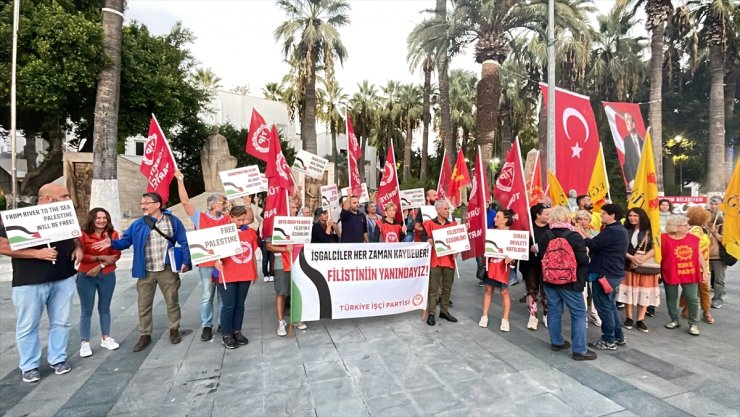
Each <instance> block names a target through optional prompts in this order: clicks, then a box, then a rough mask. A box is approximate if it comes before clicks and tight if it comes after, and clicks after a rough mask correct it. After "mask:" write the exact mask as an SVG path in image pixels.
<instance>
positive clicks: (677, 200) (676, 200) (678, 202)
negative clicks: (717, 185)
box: [660, 195, 709, 214]
mask: <svg viewBox="0 0 740 417" xmlns="http://www.w3.org/2000/svg"><path fill="white" fill-rule="evenodd" d="M660 198H661V199H666V200H668V201H670V203H671V206H672V207H673V210H671V212H672V213H673V214H686V210H688V209H689V207H691V206H699V207H706V206H707V201H709V197H707V196H705V195H700V196H664V197H660Z"/></svg>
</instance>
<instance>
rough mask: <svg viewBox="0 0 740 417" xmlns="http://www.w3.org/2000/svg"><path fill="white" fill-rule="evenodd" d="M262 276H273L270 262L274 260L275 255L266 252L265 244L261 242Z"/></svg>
mask: <svg viewBox="0 0 740 417" xmlns="http://www.w3.org/2000/svg"><path fill="white" fill-rule="evenodd" d="M261 249H262V276H263V277H267V276H271V275H274V273H273V272H274V271H273V270H272V269H273V268H272V260H273V258H275V254H274V253H272V252H270V251H268V250H267V242H265V241H264V240H263V241H262V246H261Z"/></svg>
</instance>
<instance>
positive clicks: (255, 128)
mask: <svg viewBox="0 0 740 417" xmlns="http://www.w3.org/2000/svg"><path fill="white" fill-rule="evenodd" d="M271 137H272V135H271V134H270V127H269V126H268V125H267V123H265V119H264V118H262V115H260V114H259V113H257V109H255V108H252V120H251V121H250V122H249V133H248V134H247V146H246V148H245V150H246V151H247V153H248V154H250V155H252V156H253V157H255V158H258V159H261V160H263V161H265V162H270V160H269V156H270V139H271Z"/></svg>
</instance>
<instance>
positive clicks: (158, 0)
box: [125, 0, 614, 96]
mask: <svg viewBox="0 0 740 417" xmlns="http://www.w3.org/2000/svg"><path fill="white" fill-rule="evenodd" d="M349 3H350V6H351V7H352V10H351V12H350V19H351V23H350V25H348V26H345V27H343V28H341V29H340V34H341V36H342V41H343V42H344V45H345V47H346V48H347V50H348V59H347V60H346V61H345V62H344V65H343V67H341V68H338V69H337V72H336V76H337V80H338V82H339V85H340V86H342V88H343V89H344V91H345V92H346V93H348V94H350V95H351V94H352V93H354V92H355V91H356V90H357V88H356V85H357V83H359V82H361V81H362V80H365V79H366V80H369V81H370V82H371V83H374V84H376V85H378V86H380V85H385V84H386V81H387V80H397V81H401V82H404V83H411V82H414V83H422V82H423V77H422V74H421V73H420V72H418V71H417V72H416V73H415V74H412V73H411V72H410V70H409V66H408V63H407V61H406V55H407V49H406V37H407V36H408V34H409V32H410V31H411V30H412V29H413V27H414V26H415V25H416V24H418V23H419V22H421V21H422V20H423V19H424V18H425V17H426V16H428V14H425V13H422V11H423V10H425V9H427V8H432V7H434V1H432V0H349ZM595 3H596V5H597V6H598V7H599V9H601V10H602V13H605V12H606V11H608V10H609V9H610V8H611V7H612V6H613V4H614V1H612V0H596V1H595ZM125 15H126V19H127V20H128V21H130V20H136V21H138V22H141V23H143V24H145V25H146V26H147V27H149V29H150V31H152V32H153V33H154V34H164V33H167V32H169V30H170V28H172V26H173V25H174V24H175V23H176V22H178V21H180V22H182V23H183V25H184V27H186V28H189V29H190V30H192V31H193V33H194V34H195V36H196V40H195V42H194V44H192V45H191V46H190V49H191V51H192V53H193V55H194V56H195V57H196V59H197V60H198V61H199V62H200V66H202V67H205V68H211V70H212V71H213V72H214V73H215V74H216V75H217V76H218V77H220V78H221V87H222V88H223V89H226V90H229V89H231V88H232V87H234V86H239V85H244V84H248V85H249V86H250V94H251V95H255V96H261V95H262V94H261V91H262V87H264V85H265V84H266V83H268V82H279V81H280V80H281V79H282V77H283V75H284V74H286V73H287V72H288V66H287V65H286V64H285V63H284V62H283V56H282V48H281V46H280V45H278V44H277V43H276V42H275V38H274V35H273V32H274V30H275V28H276V27H277V26H278V25H279V24H280V23H282V22H283V21H284V20H285V15H284V14H283V12H282V11H281V10H280V9H279V8H278V7H277V6H276V5H275V2H274V1H273V0H231V1H223V0H129V1H128V9H127V10H126V12H125ZM450 68H464V69H470V70H472V71H474V72H476V73H478V72H479V71H480V65H478V64H476V63H475V61H474V60H473V57H472V54H470V53H467V54H463V55H459V56H457V57H455V58H454V59H453V61H452V63H451V65H450Z"/></svg>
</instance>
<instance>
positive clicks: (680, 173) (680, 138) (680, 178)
mask: <svg viewBox="0 0 740 417" xmlns="http://www.w3.org/2000/svg"><path fill="white" fill-rule="evenodd" d="M673 141H674V142H675V143H676V144H677V145H678V149H681V144H682V143H683V141H684V137H683V136H682V135H676V137H674V138H673ZM687 159H688V157H687V156H686V155H684V154H683V150H682V149H681V154H680V155H675V156H674V157H673V163H674V164H676V165H678V187H679V188H678V192H679V195H681V196H682V195H683V163H684V161H686V160H687ZM674 178H675V177H674Z"/></svg>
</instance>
